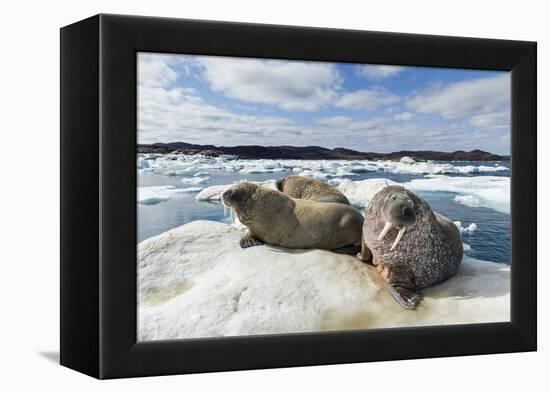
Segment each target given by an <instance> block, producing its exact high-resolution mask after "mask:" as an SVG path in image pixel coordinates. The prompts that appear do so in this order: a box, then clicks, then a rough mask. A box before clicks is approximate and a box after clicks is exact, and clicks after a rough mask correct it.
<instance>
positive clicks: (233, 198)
mask: <svg viewBox="0 0 550 393" xmlns="http://www.w3.org/2000/svg"><path fill="white" fill-rule="evenodd" d="M222 203H223V204H224V205H228V206H229V207H231V208H232V209H233V210H234V211H235V214H236V215H237V217H238V218H239V221H240V222H241V223H243V224H244V225H246V226H247V227H248V231H247V233H246V234H245V235H244V236H243V238H242V239H241V240H240V242H239V244H240V246H241V247H242V248H247V247H252V246H257V245H261V244H264V243H268V244H272V245H275V246H281V247H286V248H295V249H296V248H302V249H303V248H319V249H325V250H337V249H342V248H345V247H349V246H355V247H356V248H358V247H359V244H360V241H361V229H362V226H363V215H362V214H361V213H360V212H359V211H358V210H356V209H355V208H353V207H351V206H348V205H344V204H342V203H333V202H316V201H309V200H303V199H298V198H291V197H289V196H288V195H285V194H283V193H282V192H280V191H278V190H274V189H268V188H265V187H261V186H259V185H257V184H253V183H248V182H243V183H239V184H237V185H235V186H232V187H231V188H229V189H228V190H226V191H225V192H224V193H223V194H222ZM355 252H357V251H355Z"/></svg>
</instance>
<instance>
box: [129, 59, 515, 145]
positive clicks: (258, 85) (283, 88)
mask: <svg viewBox="0 0 550 393" xmlns="http://www.w3.org/2000/svg"><path fill="white" fill-rule="evenodd" d="M137 67H138V143H154V142H188V143H196V144H212V145H216V146H236V145H263V146H274V145H292V146H311V145H317V146H323V147H328V148H335V147H344V148H349V149H354V150H359V151H369V152H381V153H387V152H392V151H398V150H439V151H455V150H473V149H481V150H485V151H489V152H492V153H496V154H509V152H510V74H509V73H508V72H500V71H479V70H460V69H446V68H427V67H401V66H391V65H368V64H349V63H329V62H306V61H289V60H273V59H248V58H236V57H217V56H194V55H171V54H156V53H139V54H138V64H137Z"/></svg>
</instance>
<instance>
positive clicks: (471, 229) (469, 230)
mask: <svg viewBox="0 0 550 393" xmlns="http://www.w3.org/2000/svg"><path fill="white" fill-rule="evenodd" d="M454 224H455V225H456V227H457V228H458V230H459V231H460V233H468V234H472V233H474V232H475V231H476V230H477V225H476V223H475V222H472V223H471V224H470V225H468V226H467V227H463V226H462V222H460V221H454Z"/></svg>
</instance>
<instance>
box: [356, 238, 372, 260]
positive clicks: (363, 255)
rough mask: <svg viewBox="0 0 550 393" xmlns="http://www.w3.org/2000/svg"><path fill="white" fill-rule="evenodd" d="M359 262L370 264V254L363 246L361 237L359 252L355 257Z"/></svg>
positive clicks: (365, 246)
mask: <svg viewBox="0 0 550 393" xmlns="http://www.w3.org/2000/svg"><path fill="white" fill-rule="evenodd" d="M356 257H357V259H359V260H360V261H361V262H366V263H372V252H371V250H370V249H369V248H368V247H367V245H366V244H365V240H364V239H363V237H362V236H361V251H360V252H359V253H358V254H357V255H356Z"/></svg>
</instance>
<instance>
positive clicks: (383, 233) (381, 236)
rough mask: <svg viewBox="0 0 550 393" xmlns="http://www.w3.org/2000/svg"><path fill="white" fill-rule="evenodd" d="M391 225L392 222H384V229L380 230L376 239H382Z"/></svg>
mask: <svg viewBox="0 0 550 393" xmlns="http://www.w3.org/2000/svg"><path fill="white" fill-rule="evenodd" d="M391 227H392V223H391V222H389V221H388V222H386V225H385V226H384V229H382V232H380V235H378V240H382V239H383V238H384V236H386V234H387V233H388V232H389V230H390V229H391Z"/></svg>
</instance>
